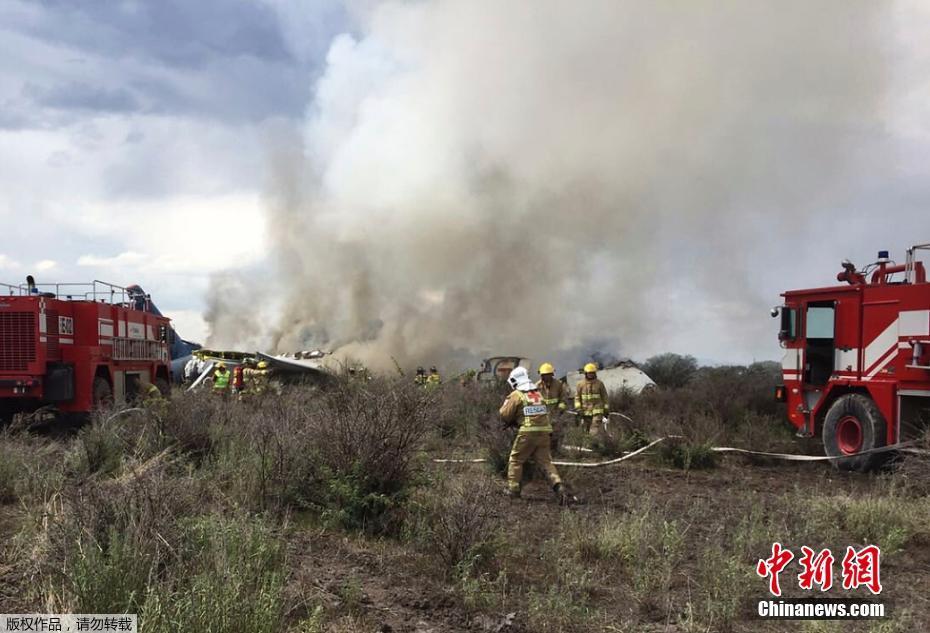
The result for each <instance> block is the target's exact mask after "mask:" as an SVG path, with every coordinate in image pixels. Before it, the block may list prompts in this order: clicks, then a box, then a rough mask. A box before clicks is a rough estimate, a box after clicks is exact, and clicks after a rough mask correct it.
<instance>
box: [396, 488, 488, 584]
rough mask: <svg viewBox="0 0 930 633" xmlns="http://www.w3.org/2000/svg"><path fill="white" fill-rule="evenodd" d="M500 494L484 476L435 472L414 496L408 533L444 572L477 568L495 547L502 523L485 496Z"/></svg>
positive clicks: (482, 564) (484, 562)
mask: <svg viewBox="0 0 930 633" xmlns="http://www.w3.org/2000/svg"><path fill="white" fill-rule="evenodd" d="M499 494H500V491H499V489H498V488H496V487H495V486H494V485H493V484H491V482H489V481H488V480H487V479H486V478H484V477H454V478H442V479H440V478H434V479H432V480H431V481H430V482H429V484H428V485H427V486H424V487H422V488H421V490H420V491H419V492H418V493H417V495H415V497H414V498H413V503H412V512H411V516H410V518H409V521H408V531H409V534H410V538H411V539H412V540H413V541H414V542H415V543H417V544H418V545H419V547H420V549H421V550H422V551H424V552H427V553H428V554H429V555H430V556H431V557H433V558H435V559H437V560H438V561H439V563H440V564H441V565H442V567H443V569H444V570H445V572H446V573H447V574H448V573H451V572H453V571H456V572H458V573H459V574H462V573H468V574H476V573H480V572H482V571H483V570H484V569H485V568H486V567H487V566H488V564H489V563H490V562H491V561H492V560H493V559H494V558H495V554H496V551H497V547H498V540H499V534H500V525H499V523H498V520H497V517H496V514H495V512H494V510H493V508H492V506H491V504H489V503H488V499H489V498H491V497H493V496H494V495H499Z"/></svg>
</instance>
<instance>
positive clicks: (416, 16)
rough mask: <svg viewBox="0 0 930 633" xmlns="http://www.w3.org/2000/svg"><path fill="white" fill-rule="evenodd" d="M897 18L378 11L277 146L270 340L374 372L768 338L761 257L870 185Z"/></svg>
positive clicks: (667, 10)
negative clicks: (862, 179)
mask: <svg viewBox="0 0 930 633" xmlns="http://www.w3.org/2000/svg"><path fill="white" fill-rule="evenodd" d="M884 6H885V3H880V2H872V1H867V0H862V1H856V0H836V1H832V0H823V1H819V2H809V1H807V0H791V1H786V2H771V1H770V0H739V1H732V2H716V3H693V2H674V1H671V0H668V1H658V2H640V1H638V0H592V1H590V2H584V3H571V2H564V1H561V0H538V1H535V2H511V1H509V0H504V1H501V0H423V1H420V2H400V1H393V2H380V3H374V4H373V5H372V6H370V7H369V8H368V9H367V10H366V11H365V12H364V14H362V15H361V16H360V17H359V31H358V34H356V35H349V34H344V35H340V36H339V37H337V38H336V39H335V40H334V41H333V42H332V45H331V47H330V49H329V53H328V56H327V60H326V68H325V71H324V73H323V75H322V76H321V78H320V79H319V81H318V83H317V84H316V86H315V91H314V100H313V102H312V104H310V106H309V108H308V114H307V119H306V121H305V123H304V124H303V126H302V127H301V129H298V130H295V129H293V128H288V126H280V127H278V128H277V129H276V130H275V131H274V132H273V133H271V134H270V141H269V146H270V148H271V150H270V156H271V159H270V160H271V168H270V173H271V178H270V182H269V187H268V218H267V219H268V227H269V228H268V231H269V239H270V243H269V253H270V257H271V259H272V264H273V266H274V268H275V271H276V272H275V274H274V279H275V283H276V284H278V291H277V292H278V295H277V296H280V297H281V298H282V303H281V306H280V310H279V311H278V314H277V318H276V320H275V321H274V324H275V325H274V327H272V328H270V329H268V330H267V331H264V332H263V333H262V334H263V336H264V337H265V338H264V342H265V344H266V345H268V346H269V347H272V348H274V349H276V350H278V351H293V350H297V349H307V348H312V347H322V348H326V349H331V350H334V351H336V352H337V353H338V354H339V355H342V356H345V357H351V358H355V359H358V360H361V361H363V362H366V363H368V364H370V365H371V366H373V367H376V368H385V367H390V366H391V358H392V357H393V358H395V359H397V361H398V362H400V363H401V364H403V365H409V364H415V363H443V364H446V365H453V364H456V363H464V362H470V361H471V360H472V359H473V358H474V357H477V356H480V355H482V354H484V353H487V352H497V353H504V354H522V355H526V356H529V357H531V358H535V359H537V360H542V359H552V358H555V359H557V360H561V361H562V362H564V363H576V362H578V360H579V358H578V356H580V355H584V354H581V353H579V350H583V351H590V349H591V344H592V342H594V341H597V342H598V344H599V345H601V346H603V344H604V343H603V342H604V341H608V342H609V345H611V346H613V347H614V348H615V349H611V350H604V351H605V352H608V353H612V352H619V353H645V352H649V351H664V350H663V349H662V345H663V341H665V340H666V339H667V338H668V336H667V334H664V332H666V331H667V329H668V328H680V327H683V325H682V324H683V323H690V326H691V327H692V328H693V329H694V336H695V338H696V339H699V338H700V337H701V328H702V326H703V325H705V322H710V321H713V320H714V319H717V321H716V322H717V325H718V326H720V327H722V328H723V329H724V330H725V336H728V337H730V338H731V339H732V340H733V344H734V345H737V344H738V343H739V341H741V340H742V341H746V342H747V344H748V345H750V346H751V345H752V344H753V343H752V341H754V340H755V339H758V338H759V337H760V336H764V337H768V338H772V337H771V331H770V330H771V324H770V323H769V322H768V321H767V320H765V318H764V314H765V308H766V307H767V306H770V305H772V304H773V303H774V301H776V300H777V296H774V297H773V296H772V291H773V290H777V289H779V284H778V281H777V280H774V281H772V280H766V281H765V282H764V283H762V284H759V283H756V282H755V281H754V279H757V278H758V277H759V276H760V274H761V275H764V273H765V270H764V269H765V265H764V264H763V263H754V262H756V261H757V260H755V259H754V258H755V256H756V255H763V254H771V252H772V246H771V244H772V241H773V240H776V239H785V240H786V241H787V239H788V238H790V237H791V236H792V235H794V234H796V233H797V232H801V231H803V230H804V220H805V217H806V216H807V215H808V214H812V213H818V212H820V211H822V210H823V209H832V208H834V207H835V206H836V205H838V204H842V199H843V193H842V192H843V190H844V187H846V186H847V185H848V183H850V182H852V181H854V180H855V179H856V178H857V174H859V173H860V171H861V170H863V169H865V168H866V166H865V165H864V164H863V161H862V160H861V159H860V156H861V149H862V147H863V143H864V142H865V141H866V140H868V137H869V135H871V134H873V131H874V129H875V128H876V127H877V126H878V125H879V124H880V114H881V107H882V99H883V96H884V91H885V85H884V77H885V76H886V74H887V69H886V63H887V61H886V54H885V50H884V49H885V43H884V40H883V38H885V37H887V30H888V25H887V22H888V16H886V15H885V12H886V8H883V7H884ZM724 245H726V246H725V247H724ZM724 248H725V249H726V253H725V254H724V253H723V252H722V251H723V250H724ZM725 265H728V266H731V268H729V269H724V268H723V267H724V266H725ZM741 269H742V270H743V272H741ZM217 290H218V288H217ZM776 294H777V293H776ZM223 295H224V293H223V292H214V293H213V296H214V297H215V298H216V302H215V303H214V304H213V305H212V306H211V312H210V320H211V325H212V329H213V334H214V336H216V337H218V339H223V340H229V341H233V340H240V339H237V334H236V332H231V331H229V328H232V327H242V324H241V323H238V322H237V320H236V319H234V318H224V317H223V313H224V312H226V311H228V310H230V309H232V308H231V307H230V304H231V303H233V302H232V301H229V300H228V299H229V297H228V296H227V297H226V298H225V299H223V300H221V299H222V297H223ZM221 303H222V304H224V305H221ZM691 309H693V310H694V312H693V313H691V314H686V315H684V316H683V315H682V311H683V310H685V311H689V310H691ZM684 317H687V319H686V320H683V319H684ZM247 329H249V330H250V331H249V332H247V333H245V334H248V335H249V336H253V335H254V334H255V330H254V328H253V327H251V326H249V327H248V328H247ZM772 340H773V341H774V339H772ZM753 349H758V346H757V347H755V348H753ZM680 351H683V352H688V351H690V350H680Z"/></svg>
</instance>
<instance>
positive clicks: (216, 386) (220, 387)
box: [213, 361, 232, 398]
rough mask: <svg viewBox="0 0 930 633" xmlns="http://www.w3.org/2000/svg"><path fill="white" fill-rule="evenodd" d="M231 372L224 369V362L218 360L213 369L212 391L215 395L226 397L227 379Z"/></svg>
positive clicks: (230, 376) (229, 377)
mask: <svg viewBox="0 0 930 633" xmlns="http://www.w3.org/2000/svg"><path fill="white" fill-rule="evenodd" d="M231 378H232V374H231V373H230V371H229V370H228V369H226V363H224V362H222V361H220V362H219V363H217V364H216V369H214V370H213V393H214V394H215V395H217V396H222V397H224V398H225V397H226V395H227V394H228V393H229V381H230V379H231Z"/></svg>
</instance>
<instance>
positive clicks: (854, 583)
mask: <svg viewBox="0 0 930 633" xmlns="http://www.w3.org/2000/svg"><path fill="white" fill-rule="evenodd" d="M881 555H882V552H881V550H879V549H878V547H876V546H875V545H869V546H868V547H863V548H862V549H861V550H859V551H858V552H857V551H856V550H855V549H854V548H852V547H847V548H846V556H844V557H843V589H858V588H859V587H861V586H862V585H865V586H866V587H868V589H869V591H871V592H872V593H874V594H876V595H877V594H880V593H881V592H882V581H881V578H880V577H879V564H880V559H881Z"/></svg>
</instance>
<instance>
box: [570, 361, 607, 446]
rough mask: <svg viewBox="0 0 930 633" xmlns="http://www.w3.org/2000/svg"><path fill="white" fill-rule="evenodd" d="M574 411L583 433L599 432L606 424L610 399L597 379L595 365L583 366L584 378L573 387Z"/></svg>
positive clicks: (605, 388) (602, 384) (605, 389)
mask: <svg viewBox="0 0 930 633" xmlns="http://www.w3.org/2000/svg"><path fill="white" fill-rule="evenodd" d="M575 411H576V412H577V414H578V422H579V424H581V426H582V428H584V430H585V433H591V432H592V429H593V430H594V433H599V432H600V431H599V429H601V428H603V427H605V426H606V425H607V420H608V419H609V418H608V416H609V415H610V400H609V399H608V395H607V387H605V386H604V383H602V382H601V381H600V380H598V379H597V365H595V364H594V363H588V364H587V365H585V366H584V379H583V380H582V381H581V382H579V383H578V385H577V386H576V387H575Z"/></svg>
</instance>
